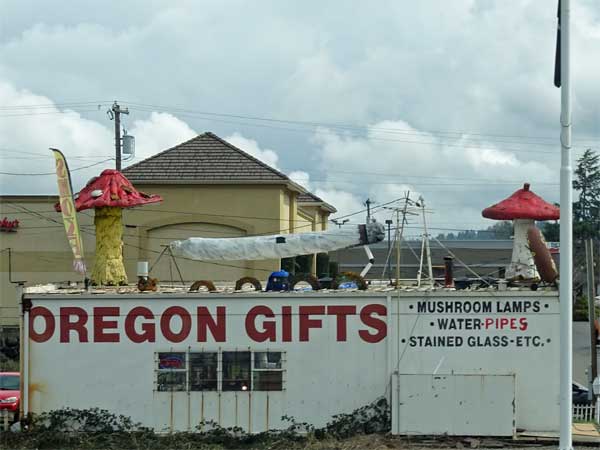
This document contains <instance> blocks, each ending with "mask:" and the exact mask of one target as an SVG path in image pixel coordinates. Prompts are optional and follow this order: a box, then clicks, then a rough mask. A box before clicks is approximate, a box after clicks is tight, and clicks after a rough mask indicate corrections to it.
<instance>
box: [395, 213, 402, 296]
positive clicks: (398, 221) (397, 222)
mask: <svg viewBox="0 0 600 450" xmlns="http://www.w3.org/2000/svg"><path fill="white" fill-rule="evenodd" d="M400 239H401V237H400V210H399V209H396V289H400Z"/></svg>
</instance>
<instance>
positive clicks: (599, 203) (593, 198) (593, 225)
mask: <svg viewBox="0 0 600 450" xmlns="http://www.w3.org/2000/svg"><path fill="white" fill-rule="evenodd" d="M573 188H574V189H575V190H577V191H579V199H578V200H577V201H576V202H574V203H573V235H574V237H575V239H578V240H581V239H586V238H594V239H598V238H599V237H600V155H598V154H596V153H595V152H593V151H592V149H587V150H586V151H585V152H584V153H583V155H582V156H581V158H579V159H578V160H577V168H576V169H575V180H573Z"/></svg>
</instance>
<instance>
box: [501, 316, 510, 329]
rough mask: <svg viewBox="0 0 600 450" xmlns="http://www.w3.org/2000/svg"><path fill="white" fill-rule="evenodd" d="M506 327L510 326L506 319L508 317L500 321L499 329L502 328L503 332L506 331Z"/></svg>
mask: <svg viewBox="0 0 600 450" xmlns="http://www.w3.org/2000/svg"><path fill="white" fill-rule="evenodd" d="M506 325H508V318H506V317H502V318H501V319H500V327H499V328H500V329H501V330H503V329H504V327H505V326H506Z"/></svg>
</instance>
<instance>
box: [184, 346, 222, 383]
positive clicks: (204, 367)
mask: <svg viewBox="0 0 600 450" xmlns="http://www.w3.org/2000/svg"><path fill="white" fill-rule="evenodd" d="M217 370H218V353H217V352H208V353H190V391H216V390H217Z"/></svg>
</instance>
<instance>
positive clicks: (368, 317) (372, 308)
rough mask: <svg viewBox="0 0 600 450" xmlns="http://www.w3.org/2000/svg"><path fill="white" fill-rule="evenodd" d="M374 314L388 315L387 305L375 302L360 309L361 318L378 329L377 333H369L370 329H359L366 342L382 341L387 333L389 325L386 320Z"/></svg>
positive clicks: (363, 321) (367, 324)
mask: <svg viewBox="0 0 600 450" xmlns="http://www.w3.org/2000/svg"><path fill="white" fill-rule="evenodd" d="M372 314H377V315H379V316H386V315H387V309H386V307H385V305H379V304H377V303H374V304H372V305H366V306H365V307H364V308H363V309H361V311H360V320H361V321H362V323H364V324H365V325H366V326H368V327H371V328H373V329H375V330H376V333H373V334H371V333H369V331H368V330H359V332H358V334H359V335H360V337H361V338H362V340H363V341H365V342H370V343H372V344H374V343H376V342H379V341H381V340H382V339H383V338H385V336H386V334H387V326H386V323H385V321H383V320H381V319H378V318H376V317H373V316H372Z"/></svg>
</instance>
